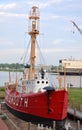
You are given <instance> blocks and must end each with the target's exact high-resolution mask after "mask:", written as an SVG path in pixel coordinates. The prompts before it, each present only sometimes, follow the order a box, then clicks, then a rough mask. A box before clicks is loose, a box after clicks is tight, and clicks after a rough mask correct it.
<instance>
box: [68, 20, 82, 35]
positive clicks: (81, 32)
mask: <svg viewBox="0 0 82 130" xmlns="http://www.w3.org/2000/svg"><path fill="white" fill-rule="evenodd" d="M71 22H72V24H73V25H74V26H75V27H76V28H77V30H78V31H79V32H80V34H82V31H81V29H80V28H79V27H78V26H77V24H76V23H75V22H74V21H72V20H71Z"/></svg>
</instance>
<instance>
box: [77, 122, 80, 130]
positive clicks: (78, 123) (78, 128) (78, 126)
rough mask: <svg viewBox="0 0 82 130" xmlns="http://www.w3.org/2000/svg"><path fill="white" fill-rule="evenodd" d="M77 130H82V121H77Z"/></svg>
mask: <svg viewBox="0 0 82 130" xmlns="http://www.w3.org/2000/svg"><path fill="white" fill-rule="evenodd" d="M77 130H80V121H79V120H78V121H77Z"/></svg>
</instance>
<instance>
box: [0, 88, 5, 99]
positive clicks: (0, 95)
mask: <svg viewBox="0 0 82 130" xmlns="http://www.w3.org/2000/svg"><path fill="white" fill-rule="evenodd" d="M4 97H5V88H4V87H0V98H4Z"/></svg>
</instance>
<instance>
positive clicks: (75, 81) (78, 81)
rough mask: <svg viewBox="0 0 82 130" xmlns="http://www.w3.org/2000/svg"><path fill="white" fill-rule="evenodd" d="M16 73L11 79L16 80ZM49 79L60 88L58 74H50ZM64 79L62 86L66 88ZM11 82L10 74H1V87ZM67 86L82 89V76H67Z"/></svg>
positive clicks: (12, 74)
mask: <svg viewBox="0 0 82 130" xmlns="http://www.w3.org/2000/svg"><path fill="white" fill-rule="evenodd" d="M19 75H20V77H21V73H20V72H19V73H18V77H19ZM15 77H16V73H15V72H12V73H11V79H12V80H13V79H15ZM49 78H50V80H51V82H52V84H54V85H55V86H56V87H57V86H59V84H58V75H57V74H50V75H49ZM61 78H62V86H64V76H61ZM8 81H9V72H2V71H1V72H0V86H4V83H5V82H8ZM66 86H68V87H70V86H74V87H82V76H66Z"/></svg>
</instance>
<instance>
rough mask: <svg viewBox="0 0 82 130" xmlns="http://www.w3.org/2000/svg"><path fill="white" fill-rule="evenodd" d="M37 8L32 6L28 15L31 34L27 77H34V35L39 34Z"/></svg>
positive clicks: (29, 32)
mask: <svg viewBox="0 0 82 130" xmlns="http://www.w3.org/2000/svg"><path fill="white" fill-rule="evenodd" d="M39 19H40V18H39V10H38V7H36V6H33V7H32V9H31V11H30V15H29V30H28V34H29V35H30V36H31V52H30V68H29V75H28V79H29V80H31V79H34V78H35V58H36V56H35V48H36V37H37V35H39Z"/></svg>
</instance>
